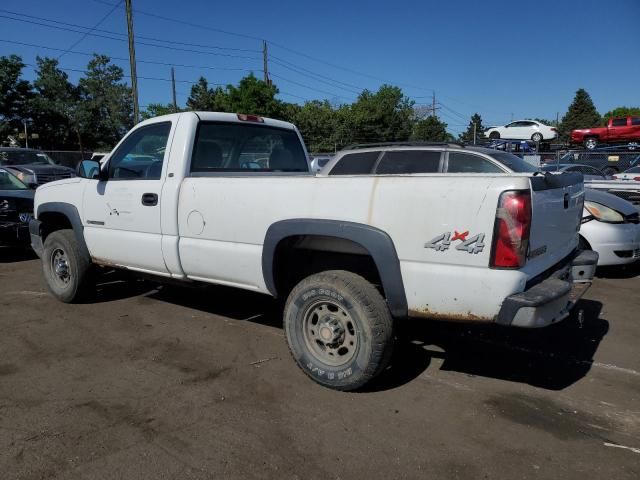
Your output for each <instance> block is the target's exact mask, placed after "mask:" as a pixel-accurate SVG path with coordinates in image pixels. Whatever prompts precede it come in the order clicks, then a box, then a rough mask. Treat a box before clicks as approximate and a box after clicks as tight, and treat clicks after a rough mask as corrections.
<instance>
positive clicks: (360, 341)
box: [284, 270, 394, 390]
mask: <svg viewBox="0 0 640 480" xmlns="http://www.w3.org/2000/svg"><path fill="white" fill-rule="evenodd" d="M284 330H285V333H286V337H287V342H288V344H289V349H290V351H291V354H292V356H293V358H294V359H295V361H296V362H297V363H298V366H299V367H300V368H301V369H302V370H303V371H304V372H305V373H306V374H307V375H308V376H309V377H311V378H312V379H313V380H315V381H316V382H318V383H320V384H321V385H324V386H326V387H329V388H334V389H336V390H355V389H358V388H360V387H362V386H364V385H365V384H366V383H367V382H369V381H370V380H372V379H373V378H375V377H376V376H377V375H378V374H379V373H380V372H382V370H384V368H385V367H386V366H387V365H388V363H389V359H390V358H391V352H392V350H393V342H394V333H393V318H392V317H391V314H390V312H389V309H388V308H387V305H386V303H385V301H384V298H382V295H381V294H380V292H378V290H376V288H375V287H374V286H373V285H372V284H371V283H369V282H368V281H367V280H365V279H364V278H362V277H361V276H359V275H356V274H354V273H351V272H346V271H342V270H336V271H327V272H322V273H318V274H315V275H311V276H310V277H307V278H305V279H304V280H302V281H301V282H300V283H299V284H298V285H296V287H295V288H294V289H293V290H292V292H291V294H290V295H289V298H288V299H287V303H286V306H285V311H284Z"/></svg>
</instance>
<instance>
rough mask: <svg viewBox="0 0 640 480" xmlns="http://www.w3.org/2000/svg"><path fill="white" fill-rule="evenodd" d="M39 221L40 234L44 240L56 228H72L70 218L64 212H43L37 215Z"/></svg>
mask: <svg viewBox="0 0 640 480" xmlns="http://www.w3.org/2000/svg"><path fill="white" fill-rule="evenodd" d="M38 220H40V222H42V223H41V227H40V228H41V230H40V236H41V237H42V241H43V242H44V241H45V239H46V238H47V236H48V235H49V234H50V233H52V232H55V231H56V230H63V229H67V228H68V229H72V228H73V225H72V224H71V220H69V217H67V216H66V215H65V214H64V213H60V212H44V213H42V214H41V215H40V216H39V217H38Z"/></svg>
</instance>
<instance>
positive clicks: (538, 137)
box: [533, 133, 542, 142]
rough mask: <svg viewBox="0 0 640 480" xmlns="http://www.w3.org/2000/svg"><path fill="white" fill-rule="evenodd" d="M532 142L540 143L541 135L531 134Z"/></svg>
mask: <svg viewBox="0 0 640 480" xmlns="http://www.w3.org/2000/svg"><path fill="white" fill-rule="evenodd" d="M533 141H534V142H541V141H542V135H540V134H539V133H534V134H533Z"/></svg>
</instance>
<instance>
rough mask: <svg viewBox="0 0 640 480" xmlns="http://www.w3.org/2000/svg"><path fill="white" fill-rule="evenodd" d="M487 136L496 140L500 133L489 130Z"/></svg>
mask: <svg viewBox="0 0 640 480" xmlns="http://www.w3.org/2000/svg"><path fill="white" fill-rule="evenodd" d="M489 138H490V139H492V140H497V139H498V138H500V133H499V132H491V133H490V134H489Z"/></svg>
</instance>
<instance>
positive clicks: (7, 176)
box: [0, 168, 35, 246]
mask: <svg viewBox="0 0 640 480" xmlns="http://www.w3.org/2000/svg"><path fill="white" fill-rule="evenodd" d="M34 194H35V192H34V191H33V190H31V189H30V188H29V187H27V185H25V184H24V183H23V182H21V181H20V180H19V179H18V178H17V177H16V176H15V175H13V174H12V173H10V172H9V171H8V170H7V169H5V168H0V245H20V244H22V245H25V246H26V245H29V242H30V236H29V221H30V220H31V219H32V218H33V196H34Z"/></svg>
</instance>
